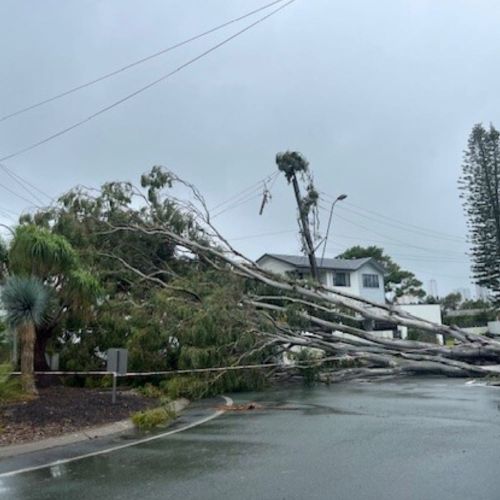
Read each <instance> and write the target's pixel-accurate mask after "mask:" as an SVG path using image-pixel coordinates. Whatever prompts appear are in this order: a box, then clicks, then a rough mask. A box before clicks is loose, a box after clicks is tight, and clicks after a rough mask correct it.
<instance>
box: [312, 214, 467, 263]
mask: <svg viewBox="0 0 500 500" xmlns="http://www.w3.org/2000/svg"><path fill="white" fill-rule="evenodd" d="M320 208H321V209H322V210H326V211H327V210H328V209H327V208H326V207H324V206H322V205H320ZM336 217H337V218H339V219H341V220H344V221H346V222H348V223H349V224H352V225H353V226H357V227H359V228H361V229H364V230H365V231H369V232H371V233H373V234H376V235H377V236H381V237H382V238H386V239H387V240H389V241H393V242H396V243H399V244H402V245H404V246H405V247H411V248H416V249H418V250H423V251H425V252H430V253H446V254H447V255H449V254H450V253H457V254H459V253H460V252H454V251H448V250H439V249H430V248H428V247H422V246H418V245H413V244H411V243H406V242H404V241H401V240H397V239H395V238H391V237H389V236H387V235H385V234H382V233H379V232H377V231H374V230H373V229H370V228H369V227H366V226H364V225H362V224H358V223H356V222H353V221H352V220H350V219H348V218H346V217H344V216H342V215H340V214H338V213H337V216H336Z"/></svg>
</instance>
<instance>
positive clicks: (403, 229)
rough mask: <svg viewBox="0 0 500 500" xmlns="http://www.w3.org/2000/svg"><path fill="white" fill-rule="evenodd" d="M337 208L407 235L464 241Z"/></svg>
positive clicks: (456, 241)
mask: <svg viewBox="0 0 500 500" xmlns="http://www.w3.org/2000/svg"><path fill="white" fill-rule="evenodd" d="M339 208H340V209H341V210H345V211H346V212H349V213H352V214H355V215H358V216H359V217H363V218H365V219H368V220H371V221H374V222H376V223H378V224H384V225H386V226H389V227H394V228H396V229H399V230H402V231H406V232H409V233H412V234H417V235H419V236H425V237H427V238H434V239H438V240H443V241H449V242H453V243H464V240H458V239H456V238H449V237H447V236H437V235H433V234H429V233H426V232H424V231H421V230H419V229H413V228H410V227H406V226H404V225H403V224H401V225H398V224H395V223H392V222H386V221H382V220H377V219H376V218H374V217H371V216H369V215H366V214H363V213H362V212H358V211H357V210H352V209H351V208H347V207H339Z"/></svg>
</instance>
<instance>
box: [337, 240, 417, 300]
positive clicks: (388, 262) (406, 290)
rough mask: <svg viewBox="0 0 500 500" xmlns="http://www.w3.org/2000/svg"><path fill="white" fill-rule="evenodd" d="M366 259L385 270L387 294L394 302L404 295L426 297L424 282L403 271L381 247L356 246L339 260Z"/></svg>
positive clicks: (349, 249)
mask: <svg viewBox="0 0 500 500" xmlns="http://www.w3.org/2000/svg"><path fill="white" fill-rule="evenodd" d="M364 257H372V258H374V259H375V260H376V261H377V262H379V263H380V264H381V265H382V266H383V267H384V268H385V270H386V275H385V279H384V282H385V292H386V293H387V294H390V295H392V296H393V297H394V300H396V301H397V299H398V298H400V297H403V296H404V295H405V296H411V297H415V298H417V299H422V298H423V297H425V292H424V290H423V289H422V282H421V281H419V280H418V279H417V278H416V277H415V275H414V274H413V273H412V272H411V271H407V270H404V269H402V268H401V267H400V266H399V264H397V263H396V262H394V260H393V259H392V257H390V256H389V255H387V254H386V253H385V251H384V249H383V248H381V247H377V246H375V245H372V246H368V247H362V246H359V245H356V246H353V247H351V248H348V249H347V250H345V251H344V252H342V253H341V254H340V255H338V258H339V259H361V258H364Z"/></svg>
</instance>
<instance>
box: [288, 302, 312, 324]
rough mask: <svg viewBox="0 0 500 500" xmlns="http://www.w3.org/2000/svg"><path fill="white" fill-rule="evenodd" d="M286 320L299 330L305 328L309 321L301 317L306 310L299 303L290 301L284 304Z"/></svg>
mask: <svg viewBox="0 0 500 500" xmlns="http://www.w3.org/2000/svg"><path fill="white" fill-rule="evenodd" d="M285 309H286V313H285V314H286V318H285V319H286V322H287V323H288V324H289V325H290V326H291V327H292V328H297V329H299V330H305V329H306V328H307V327H308V326H309V321H308V320H307V319H306V318H304V317H303V314H304V313H305V312H306V311H304V308H303V307H302V306H301V305H300V304H294V303H290V304H288V305H287V306H286V308H285Z"/></svg>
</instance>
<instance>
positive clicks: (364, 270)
mask: <svg viewBox="0 0 500 500" xmlns="http://www.w3.org/2000/svg"><path fill="white" fill-rule="evenodd" d="M363 274H376V275H377V276H378V280H379V287H378V288H365V287H364V286H363V277H362V275H363ZM351 278H353V279H354V280H355V282H356V285H355V286H356V287H357V293H356V294H357V295H359V296H360V297H363V298H364V299H367V300H371V301H373V302H379V303H380V304H384V303H385V291H384V276H383V274H382V273H381V272H380V271H379V270H378V269H377V268H376V267H374V266H372V265H371V264H365V265H364V266H362V267H361V268H360V269H358V270H357V271H356V272H354V273H352V275H351Z"/></svg>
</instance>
